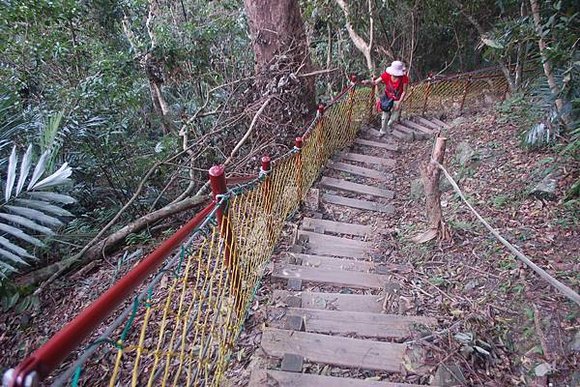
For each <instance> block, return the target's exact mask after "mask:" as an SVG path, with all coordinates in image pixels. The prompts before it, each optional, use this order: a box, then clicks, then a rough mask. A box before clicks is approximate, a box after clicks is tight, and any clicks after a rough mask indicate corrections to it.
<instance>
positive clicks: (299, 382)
mask: <svg viewBox="0 0 580 387" xmlns="http://www.w3.org/2000/svg"><path fill="white" fill-rule="evenodd" d="M249 386H250V387H264V386H278V387H297V386H300V387H325V386H332V387H425V386H420V385H418V384H407V383H392V382H381V381H377V380H364V379H352V378H343V377H336V376H323V375H316V374H302V373H297V372H284V371H276V370H261V369H254V370H253V371H252V374H251V375H250V384H249Z"/></svg>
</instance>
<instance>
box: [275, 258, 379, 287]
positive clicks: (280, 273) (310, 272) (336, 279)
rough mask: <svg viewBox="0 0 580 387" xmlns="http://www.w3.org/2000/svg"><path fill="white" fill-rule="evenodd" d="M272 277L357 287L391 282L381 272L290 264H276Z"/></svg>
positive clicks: (377, 285) (375, 285)
mask: <svg viewBox="0 0 580 387" xmlns="http://www.w3.org/2000/svg"><path fill="white" fill-rule="evenodd" d="M272 277H273V278H281V279H290V278H298V279H301V280H302V281H305V282H319V283H323V284H331V285H334V286H345V287H350V288H357V289H382V288H383V287H384V286H385V284H387V283H388V282H389V281H388V277H387V276H386V275H381V274H371V273H355V272H352V271H344V270H328V269H319V268H315V267H308V266H299V265H290V264H275V265H274V271H273V272H272Z"/></svg>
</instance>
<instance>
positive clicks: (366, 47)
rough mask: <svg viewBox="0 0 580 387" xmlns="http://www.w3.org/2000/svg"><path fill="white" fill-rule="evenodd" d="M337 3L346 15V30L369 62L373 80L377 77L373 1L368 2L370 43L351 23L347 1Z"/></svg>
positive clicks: (341, 0) (342, 0)
mask: <svg viewBox="0 0 580 387" xmlns="http://www.w3.org/2000/svg"><path fill="white" fill-rule="evenodd" d="M336 3H337V4H338V5H339V6H340V8H341V9H342V12H343V13H344V19H345V25H346V30H347V31H348V35H349V36H350V39H351V40H352V42H353V43H354V45H355V47H356V48H357V49H358V50H359V51H360V52H361V53H362V54H363V55H364V57H365V60H366V62H367V68H368V70H369V75H370V77H371V78H374V76H375V63H374V62H373V58H372V50H373V36H374V19H373V12H372V11H373V7H372V2H371V0H369V1H368V11H369V41H368V43H367V42H365V40H364V39H363V38H362V37H361V36H360V35H359V34H358V33H357V32H356V31H355V29H354V27H353V25H352V23H351V22H350V20H349V19H350V9H349V7H348V4H347V3H346V2H345V0H336Z"/></svg>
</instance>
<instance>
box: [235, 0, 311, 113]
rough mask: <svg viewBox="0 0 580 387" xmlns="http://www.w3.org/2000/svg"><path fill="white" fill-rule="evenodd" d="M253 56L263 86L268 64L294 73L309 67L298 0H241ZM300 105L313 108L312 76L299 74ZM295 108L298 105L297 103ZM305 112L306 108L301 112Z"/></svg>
mask: <svg viewBox="0 0 580 387" xmlns="http://www.w3.org/2000/svg"><path fill="white" fill-rule="evenodd" d="M244 6H245V10H246V14H247V15H248V21H249V25H250V33H251V35H252V48H253V50H254V55H255V58H256V67H255V68H256V74H257V75H258V82H259V83H262V86H263V85H264V84H266V83H268V82H269V81H271V77H272V71H271V70H270V66H273V65H274V66H275V67H276V71H277V72H278V73H279V72H282V73H287V74H291V73H293V74H295V75H297V73H298V71H300V72H302V73H308V72H310V71H311V70H312V63H311V61H310V53H309V50H308V44H307V40H306V33H305V31H304V23H303V22H302V16H301V14H300V7H299V3H298V1H297V0H277V1H271V0H244ZM301 81H302V82H303V84H302V85H301V95H299V96H298V99H299V100H300V102H302V104H303V107H304V108H306V109H307V110H308V111H312V110H313V109H314V108H315V104H316V90H315V87H314V78H313V77H303V78H301ZM296 108H298V106H296ZM302 113H305V112H302Z"/></svg>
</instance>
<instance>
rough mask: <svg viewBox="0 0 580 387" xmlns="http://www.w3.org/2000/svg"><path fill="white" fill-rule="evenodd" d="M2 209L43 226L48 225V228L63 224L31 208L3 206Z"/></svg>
mask: <svg viewBox="0 0 580 387" xmlns="http://www.w3.org/2000/svg"><path fill="white" fill-rule="evenodd" d="M4 208H6V209H7V210H8V211H10V212H12V213H14V214H17V215H21V216H24V217H26V218H28V219H32V220H35V221H37V222H40V223H43V224H48V225H50V226H62V225H63V223H62V222H61V221H60V220H59V219H57V218H55V217H53V216H50V215H46V214H45V213H44V212H42V211H38V210H35V209H33V208H26V207H18V206H4Z"/></svg>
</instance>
